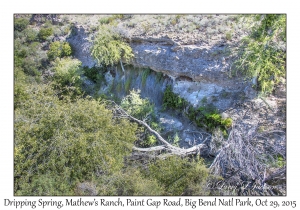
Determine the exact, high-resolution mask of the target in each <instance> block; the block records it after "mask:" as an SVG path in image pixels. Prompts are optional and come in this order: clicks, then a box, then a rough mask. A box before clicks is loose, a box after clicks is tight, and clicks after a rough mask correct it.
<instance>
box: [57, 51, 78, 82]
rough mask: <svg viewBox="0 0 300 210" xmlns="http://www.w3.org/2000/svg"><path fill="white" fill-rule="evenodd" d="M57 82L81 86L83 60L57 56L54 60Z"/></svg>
mask: <svg viewBox="0 0 300 210" xmlns="http://www.w3.org/2000/svg"><path fill="white" fill-rule="evenodd" d="M53 69H54V71H55V75H54V79H55V82H57V83H58V84H60V85H61V86H75V87H76V86H77V87H78V86H80V84H81V80H80V75H81V74H82V69H81V62H80V61H79V60H77V59H71V58H69V57H67V58H57V59H55V61H54V62H53Z"/></svg>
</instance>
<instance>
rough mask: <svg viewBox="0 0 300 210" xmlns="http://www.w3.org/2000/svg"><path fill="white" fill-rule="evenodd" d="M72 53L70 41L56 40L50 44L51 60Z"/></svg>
mask: <svg viewBox="0 0 300 210" xmlns="http://www.w3.org/2000/svg"><path fill="white" fill-rule="evenodd" d="M71 54H72V49H71V46H70V44H69V43H68V42H59V41H55V42H52V43H51V44H50V49H49V50H48V52H47V56H48V59H49V60H55V59H56V58H62V57H65V56H70V55H71Z"/></svg>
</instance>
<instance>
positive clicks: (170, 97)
mask: <svg viewBox="0 0 300 210" xmlns="http://www.w3.org/2000/svg"><path fill="white" fill-rule="evenodd" d="M187 105H188V103H187V101H186V100H185V99H183V98H181V97H179V96H178V95H177V94H175V93H173V91H172V88H171V86H167V87H166V90H165V92H164V96H163V108H164V109H166V108H167V107H168V108H173V109H180V110H183V108H185V107H186V106H187Z"/></svg>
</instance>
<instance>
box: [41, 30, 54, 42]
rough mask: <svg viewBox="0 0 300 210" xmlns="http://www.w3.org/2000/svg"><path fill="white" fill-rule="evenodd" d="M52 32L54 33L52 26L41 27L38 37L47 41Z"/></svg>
mask: <svg viewBox="0 0 300 210" xmlns="http://www.w3.org/2000/svg"><path fill="white" fill-rule="evenodd" d="M52 34H53V29H52V28H41V29H40V31H39V33H38V38H39V40H40V41H45V40H46V39H47V38H48V37H49V36H51V35H52Z"/></svg>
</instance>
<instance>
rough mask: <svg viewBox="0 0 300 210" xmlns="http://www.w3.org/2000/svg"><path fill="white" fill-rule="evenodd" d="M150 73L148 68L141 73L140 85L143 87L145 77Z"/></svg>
mask: <svg viewBox="0 0 300 210" xmlns="http://www.w3.org/2000/svg"><path fill="white" fill-rule="evenodd" d="M150 73H151V70H150V69H149V68H147V69H145V70H144V71H143V73H142V86H143V87H145V85H146V81H147V78H148V76H149V74H150Z"/></svg>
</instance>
